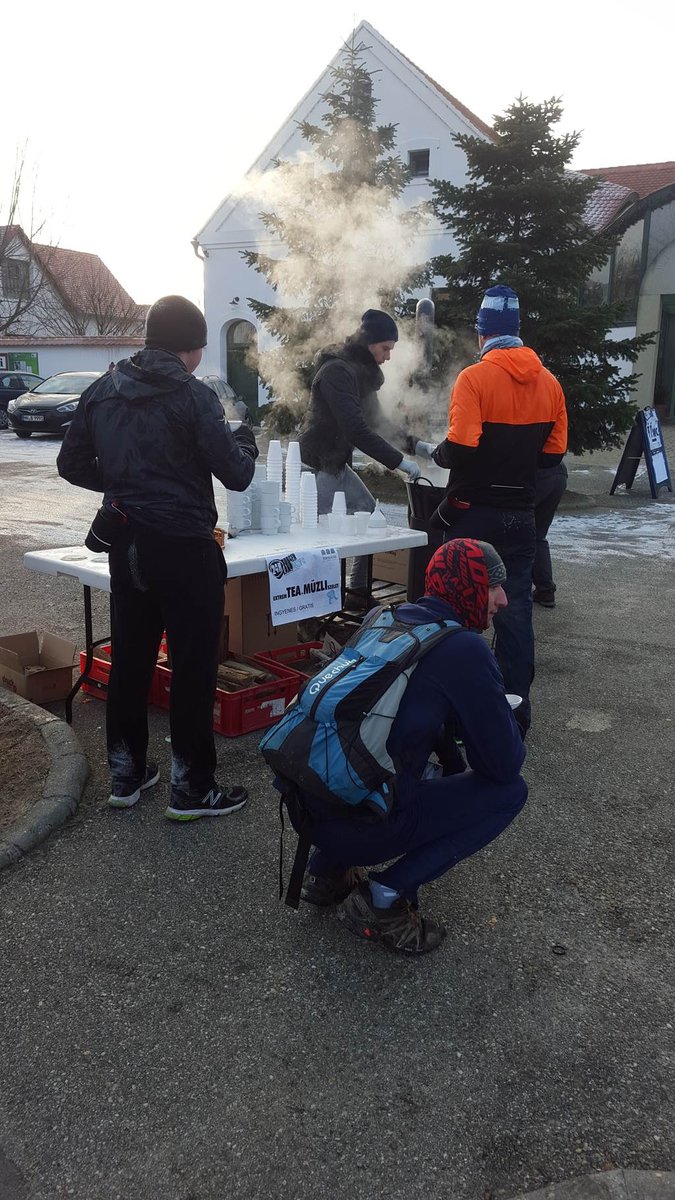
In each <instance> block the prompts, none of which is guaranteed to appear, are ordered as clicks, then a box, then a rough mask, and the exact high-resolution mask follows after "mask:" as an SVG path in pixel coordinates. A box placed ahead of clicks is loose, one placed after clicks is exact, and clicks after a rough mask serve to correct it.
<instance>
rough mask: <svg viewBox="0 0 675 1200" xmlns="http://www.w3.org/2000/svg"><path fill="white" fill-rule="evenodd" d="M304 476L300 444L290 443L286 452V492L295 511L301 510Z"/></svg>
mask: <svg viewBox="0 0 675 1200" xmlns="http://www.w3.org/2000/svg"><path fill="white" fill-rule="evenodd" d="M301 474H302V465H301V463H300V443H299V442H289V443H288V450H287V452H286V491H285V493H284V496H285V499H286V500H287V501H288V503H289V504H292V505H293V507H294V509H295V511H296V512H298V510H299V508H300V476H301Z"/></svg>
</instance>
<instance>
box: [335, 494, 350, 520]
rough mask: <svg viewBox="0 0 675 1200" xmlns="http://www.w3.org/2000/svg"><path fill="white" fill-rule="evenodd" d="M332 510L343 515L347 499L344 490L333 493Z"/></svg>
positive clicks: (345, 510)
mask: <svg viewBox="0 0 675 1200" xmlns="http://www.w3.org/2000/svg"><path fill="white" fill-rule="evenodd" d="M332 511H333V512H334V513H341V514H342V515H343V516H344V515H345V513H346V512H347V501H346V499H345V494H344V492H336V493H335V495H334V496H333V509H332Z"/></svg>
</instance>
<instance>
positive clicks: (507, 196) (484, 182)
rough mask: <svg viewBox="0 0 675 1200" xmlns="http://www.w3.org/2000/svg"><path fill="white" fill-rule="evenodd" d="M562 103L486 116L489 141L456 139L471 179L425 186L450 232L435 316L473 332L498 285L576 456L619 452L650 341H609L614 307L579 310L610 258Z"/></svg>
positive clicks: (591, 182)
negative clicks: (559, 402)
mask: <svg viewBox="0 0 675 1200" xmlns="http://www.w3.org/2000/svg"><path fill="white" fill-rule="evenodd" d="M561 116H562V107H561V104H560V101H559V100H558V99H555V98H552V99H550V100H546V101H544V102H543V103H542V104H532V103H529V102H528V101H527V100H525V99H524V98H523V97H519V98H518V99H517V100H516V101H515V102H514V103H513V104H512V105H511V106H510V107H509V108H508V109H507V110H506V113H505V114H504V115H503V116H499V117H497V118H495V121H494V131H495V140H494V143H491V142H486V141H484V140H483V139H481V138H478V137H471V136H468V135H464V134H461V135H457V136H456V137H455V138H454V141H455V142H456V144H457V145H458V146H459V147H460V148H461V149H462V150H463V151H464V153H465V154H466V157H467V163H468V177H469V180H468V182H467V184H466V185H465V186H464V187H456V186H454V185H452V184H450V183H446V182H443V181H441V180H435V181H434V200H433V207H434V211H435V213H436V215H437V217H438V218H439V220H440V221H441V223H442V224H443V225H445V226H446V227H447V228H448V229H449V230H451V232H452V233H453V234H454V237H455V240H456V242H457V245H458V247H459V254H458V255H457V256H456V257H452V256H446V257H443V258H439V259H437V260H436V261H435V270H436V272H437V274H438V275H440V276H441V277H445V278H447V281H448V295H447V299H446V300H444V301H443V302H442V303H440V304H439V305H438V306H437V320H438V321H439V323H440V324H447V325H449V326H450V327H451V328H454V327H456V326H464V327H466V326H468V325H473V323H474V321H475V316H476V312H477V310H478V307H479V304H480V299H481V295H482V293H483V291H484V290H485V289H486V288H488V287H491V286H493V285H494V284H497V283H506V284H509V285H510V286H511V287H512V288H514V289H515V291H516V292H517V293H518V296H519V298H520V311H521V336H522V338H523V340H524V342H525V344H526V345H528V346H531V347H532V348H533V350H535V351H536V352H537V354H539V355H540V357H541V359H542V361H543V363H544V365H545V366H546V367H548V369H549V370H550V371H552V372H553V374H554V375H556V376H557V378H558V379H559V380H560V383H561V385H562V388H563V391H564V393H565V397H566V400H567V409H568V415H569V421H570V432H569V448H570V450H571V451H572V452H573V453H574V454H581V453H582V452H583V451H585V450H591V451H592V450H599V449H602V448H604V447H610V446H616V445H619V444H620V442H621V440H622V435H623V434H624V433H625V431H626V430H627V429H628V428H629V427H630V425H631V424H632V422H633V418H634V415H635V405H634V403H633V401H632V400H631V397H630V393H631V392H632V391H633V389H634V387H635V383H636V380H635V377H634V376H623V375H622V374H621V362H622V361H623V362H625V361H628V362H631V363H634V362H635V361H636V359H637V357H638V354H639V353H640V351H641V350H642V349H643V348H644V346H646V345H647V344H648V343H649V341H650V340H651V338H652V335H651V334H647V335H644V336H642V337H637V338H624V339H622V340H621V341H616V342H614V341H612V342H608V341H607V333H608V331H609V330H610V329H611V328H612V327H613V326H615V325H616V324H618V323H619V317H620V306H619V305H607V304H597V305H591V304H590V303H588V296H589V291H590V290H589V289H587V288H586V289H585V285H586V284H587V281H588V279H589V276H590V275H591V273H592V272H593V271H594V270H595V269H596V268H598V267H601V266H602V265H603V264H604V263H605V262H606V260H607V258H608V257H609V255H610V253H611V251H612V249H613V246H614V244H615V239H613V238H612V237H611V236H608V235H606V234H602V233H598V232H597V231H595V230H593V229H592V228H591V227H589V225H588V224H587V223H586V221H585V219H584V213H585V211H586V206H587V204H588V201H589V199H590V197H591V195H592V193H593V191H594V190H595V188H596V187H597V186H598V185H597V180H595V179H590V178H588V177H586V176H582V175H579V174H575V173H574V172H573V171H571V170H570V168H569V163H570V159H571V157H572V154H573V153H574V150H575V149H576V147H577V145H578V143H579V139H580V135H579V134H577V133H569V134H565V135H562V136H557V135H556V133H555V132H554V126H555V125H556V124H557V123H558V122H559V121H560V118H561Z"/></svg>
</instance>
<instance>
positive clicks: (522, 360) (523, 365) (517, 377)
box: [481, 346, 543, 383]
mask: <svg viewBox="0 0 675 1200" xmlns="http://www.w3.org/2000/svg"><path fill="white" fill-rule="evenodd" d="M481 361H482V362H484V363H489V364H490V366H493V367H501V369H502V370H503V371H506V372H507V374H508V375H510V376H511V378H512V379H513V380H514V381H515V382H516V383H532V380H533V379H536V377H537V375H539V373H540V372H541V371H542V370H543V363H542V361H541V359H540V358H539V355H538V354H535V352H534V350H531V349H530V347H529V346H516V347H514V349H512V350H488V352H487V354H486V355H485V356H484V358H483V359H482V360H481Z"/></svg>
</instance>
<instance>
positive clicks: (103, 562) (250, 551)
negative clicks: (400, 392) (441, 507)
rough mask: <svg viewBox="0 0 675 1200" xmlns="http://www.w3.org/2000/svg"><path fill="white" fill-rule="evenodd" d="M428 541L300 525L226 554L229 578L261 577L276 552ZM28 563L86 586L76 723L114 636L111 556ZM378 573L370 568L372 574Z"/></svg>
mask: <svg viewBox="0 0 675 1200" xmlns="http://www.w3.org/2000/svg"><path fill="white" fill-rule="evenodd" d="M426 544H427V535H426V533H423V532H421V531H420V530H416V529H407V528H403V527H400V526H395V525H388V526H387V527H386V529H372V530H368V531H367V532H366V533H365V534H342V533H329V532H328V530H327V529H326V528H325V527H324V526H321V525H320V526H318V528H317V529H313V530H311V529H302V528H301V526H299V525H294V526H292V527H291V531H290V533H286V534H275V535H274V536H271V537H267V536H265V535H264V534H262V533H258V532H253V531H249V532H247V533H245V534H240V535H239V536H238V537H236V538H229V539H228V540H227V541H226V542H225V548H224V550H223V553H224V555H225V561H226V563H227V575H228V579H236V578H238V577H239V576H242V575H258V574H264V573H266V571H267V564H266V559H267V557H268V556H270V555H275V556H276V555H279V556H280V557H282V556H283V555H285V554H289V553H293V552H295V553H298V552H302V551H303V550H309V549H317V548H321V547H328V546H332V547H334V548H335V549H336V550H337V552H338V554H339V556H340V558H341V559H342V560H344V559H346V558H353V557H357V556H362V555H363V556H368V557H369V558H370V560H371V564H372V556H373V554H377V553H379V552H380V551H386V550H407V549H412V548H413V547H415V546H425V545H426ZM23 561H24V565H25V566H26V567H28V569H29V570H30V571H38V572H40V573H41V574H43V575H67V576H70V578H71V579H76V580H77V581H78V582H79V583H80V584H81V585H82V590H83V595H84V633H85V650H86V660H85V664H84V670H83V671H82V672H81V673H80V676H79V678H78V679H77V681H76V683H75V684H74V686H73V689H72V691H71V692H70V694H69V695H68V697H67V698H66V714H65V715H66V721H67V722H68V723H69V724H70V722H71V721H72V716H73V699H74V698H75V696H76V695H77V692H78V691H79V689H80V687H81V686H82V683H84V682H86V681H87V679H88V674H89V671H90V669H91V664H92V660H93V657H94V650H95V648H96V647H97V646H100V645H101V644H102V642H106V641H108V640H109V635H107V636H106V637H104V638H98V639H97V640H94V631H93V625H92V614H91V591H92V588H93V589H95V590H96V591H101V592H109V591H110V571H109V568H108V556H107V554H92V553H91V551H89V550H87V548H86V546H65V547H62V548H60V549H57V550H32V551H30V552H29V553H27V554H24V557H23ZM371 577H372V571H371V572H369V578H371Z"/></svg>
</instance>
